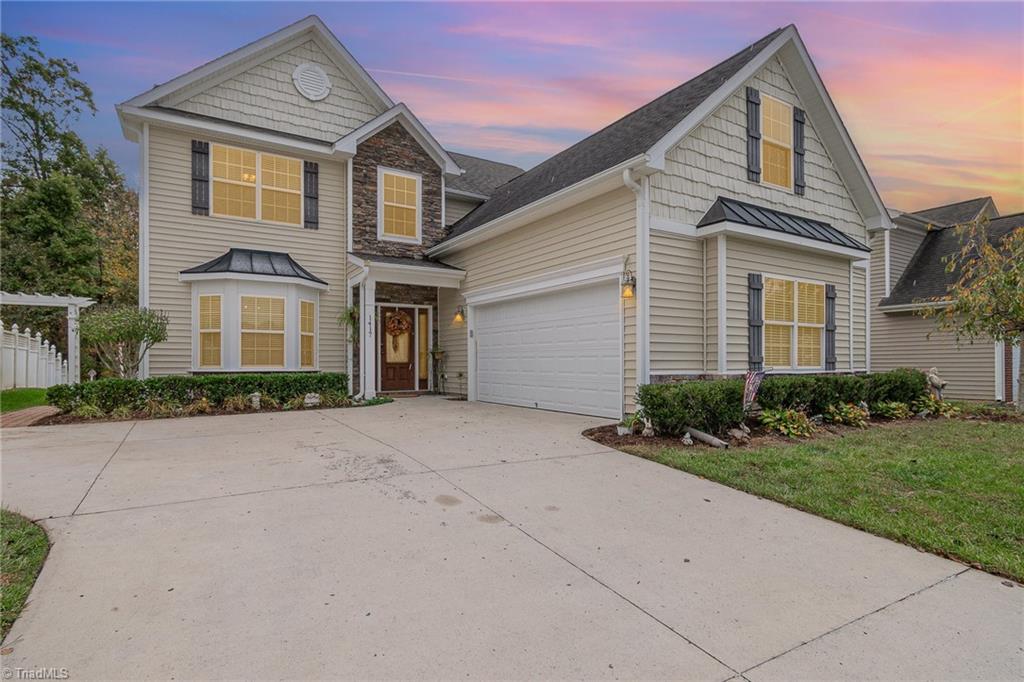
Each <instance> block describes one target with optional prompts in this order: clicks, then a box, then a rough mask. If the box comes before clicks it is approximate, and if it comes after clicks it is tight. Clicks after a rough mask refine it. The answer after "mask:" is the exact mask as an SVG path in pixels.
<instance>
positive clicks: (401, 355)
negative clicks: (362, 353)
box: [377, 307, 416, 391]
mask: <svg viewBox="0 0 1024 682" xmlns="http://www.w3.org/2000/svg"><path fill="white" fill-rule="evenodd" d="M415 314H416V309H415V308H398V307H382V308H381V309H380V315H379V316H378V318H377V319H378V320H380V322H379V324H380V329H379V330H378V333H377V338H378V339H380V390H382V391H415V390H416V338H415V336H416V319H415V318H414V317H413V315H415Z"/></svg>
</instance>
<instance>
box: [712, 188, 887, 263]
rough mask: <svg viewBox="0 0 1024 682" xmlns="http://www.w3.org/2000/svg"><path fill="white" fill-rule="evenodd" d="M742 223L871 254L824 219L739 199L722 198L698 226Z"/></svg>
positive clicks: (862, 245) (864, 246) (867, 249)
mask: <svg viewBox="0 0 1024 682" xmlns="http://www.w3.org/2000/svg"><path fill="white" fill-rule="evenodd" d="M725 221H728V222H732V223H740V224H741V225H749V226H751V227H760V228H763V229H765V230H771V231H773V232H784V233H786V234H791V235H794V236H797V237H805V238H807V239H813V240H815V241H819V242H825V243H828V244H834V245H836V246H844V247H846V248H848V249H857V250H858V251H865V252H870V251H871V249H869V248H868V247H867V246H866V245H865V244H861V243H860V242H859V241H857V240H856V239H854V238H853V237H851V236H849V235H847V234H845V233H843V232H841V231H840V230H838V229H836V228H835V227H832V225H830V224H828V223H825V222H822V221H820V220H812V219H810V218H805V217H803V216H798V215H793V214H792V213H784V212H782V211H776V210H775V209H773V208H766V207H764V206H757V205H755V204H748V203H747V202H745V201H739V200H737V199H728V198H725V197H718V199H716V200H715V203H713V204H712V205H711V208H709V209H708V212H707V213H705V214H704V217H703V218H701V219H700V222H699V223H697V227H698V228H701V227H707V226H708V225H714V224H716V223H721V222H725Z"/></svg>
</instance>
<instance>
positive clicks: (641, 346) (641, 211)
mask: <svg viewBox="0 0 1024 682" xmlns="http://www.w3.org/2000/svg"><path fill="white" fill-rule="evenodd" d="M622 182H623V184H625V186H626V187H628V188H629V189H630V190H632V191H633V194H634V195H636V270H637V272H636V299H635V300H636V310H635V313H634V314H635V316H636V383H637V385H638V386H639V385H642V384H647V383H650V368H649V361H648V356H649V352H650V347H649V341H648V338H649V337H648V327H649V322H648V311H649V307H648V300H647V295H648V292H649V291H650V267H649V264H648V261H649V258H650V231H649V230H648V224H649V221H650V199H649V191H648V190H649V180H648V178H646V177H645V178H641V181H640V182H637V181H636V180H634V179H633V173H632V171H631V170H630V169H628V168H626V169H623V171H622Z"/></svg>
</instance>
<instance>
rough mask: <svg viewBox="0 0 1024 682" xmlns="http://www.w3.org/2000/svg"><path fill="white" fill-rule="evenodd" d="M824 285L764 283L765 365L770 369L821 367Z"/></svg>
mask: <svg viewBox="0 0 1024 682" xmlns="http://www.w3.org/2000/svg"><path fill="white" fill-rule="evenodd" d="M824 334H825V285H824V284H820V283H817V282H804V281H799V280H792V279H782V278H778V277H766V278H765V280H764V362H765V366H767V367H769V368H772V369H792V368H801V369H817V368H821V367H823V366H824V355H823V348H824V341H823V339H824Z"/></svg>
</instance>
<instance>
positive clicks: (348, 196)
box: [344, 156, 363, 397]
mask: <svg viewBox="0 0 1024 682" xmlns="http://www.w3.org/2000/svg"><path fill="white" fill-rule="evenodd" d="M351 251H352V157H351V156H350V157H348V161H347V162H346V164H345V255H344V263H345V314H346V315H348V311H349V308H351V307H352V285H351V284H349V276H348V254H349V252H351ZM361 332H362V327H361V326H360V333H361ZM345 345H346V346H348V358H347V360H348V363H347V364H348V368H347V369H348V392H349V394H350V395H351V394H352V393H354V392H355V390H356V387H355V386H353V385H352V368H353V365H354V364H355V354H354V353H353V352H352V339H349V340H348V343H346V344H345ZM362 395H363V391H362V387H360V389H359V396H357V397H361V396H362Z"/></svg>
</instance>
